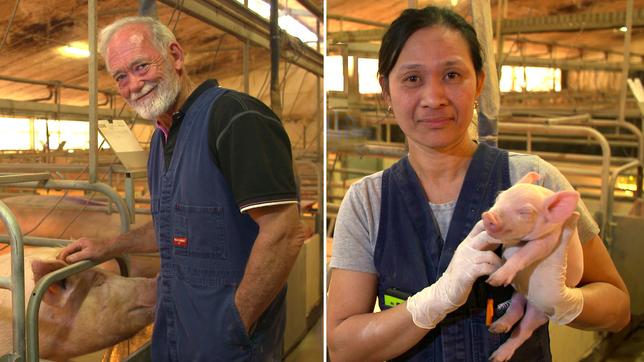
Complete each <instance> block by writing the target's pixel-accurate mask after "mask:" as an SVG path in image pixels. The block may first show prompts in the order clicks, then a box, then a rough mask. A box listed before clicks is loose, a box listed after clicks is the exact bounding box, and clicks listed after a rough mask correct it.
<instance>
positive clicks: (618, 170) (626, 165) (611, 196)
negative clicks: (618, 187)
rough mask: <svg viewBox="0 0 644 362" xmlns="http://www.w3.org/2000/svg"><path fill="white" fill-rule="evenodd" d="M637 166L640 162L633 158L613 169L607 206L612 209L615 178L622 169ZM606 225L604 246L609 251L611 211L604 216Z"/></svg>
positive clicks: (611, 238)
mask: <svg viewBox="0 0 644 362" xmlns="http://www.w3.org/2000/svg"><path fill="white" fill-rule="evenodd" d="M637 167H642V164H641V163H640V161H639V160H634V161H632V162H629V163H627V164H625V165H623V166H621V167H618V168H617V169H615V170H614V171H613V173H612V175H611V177H610V181H609V185H608V189H609V190H610V192H609V193H608V195H607V196H608V200H607V203H608V208H609V209H610V210H611V211H612V208H613V199H614V195H613V193H614V191H615V184H616V183H617V178H618V177H619V175H620V174H622V173H624V171H626V170H629V169H632V168H637ZM606 219H607V221H606V225H607V228H608V230H607V231H606V239H605V241H606V246H607V248H608V251H609V252H610V251H611V246H612V243H613V226H614V225H613V213H612V212H611V213H610V214H607V216H606Z"/></svg>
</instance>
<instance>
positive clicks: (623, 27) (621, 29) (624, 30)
mask: <svg viewBox="0 0 644 362" xmlns="http://www.w3.org/2000/svg"><path fill="white" fill-rule="evenodd" d="M619 31H621V32H622V33H625V32H627V31H628V28H627V27H625V26H622V27H621V28H619Z"/></svg>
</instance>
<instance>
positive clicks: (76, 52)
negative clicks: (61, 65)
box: [58, 41, 89, 58]
mask: <svg viewBox="0 0 644 362" xmlns="http://www.w3.org/2000/svg"><path fill="white" fill-rule="evenodd" d="M58 52H59V53H60V54H62V55H63V56H66V57H69V58H87V57H89V47H88V46H87V43H85V42H82V41H74V42H71V43H69V44H67V45H64V46H61V47H58Z"/></svg>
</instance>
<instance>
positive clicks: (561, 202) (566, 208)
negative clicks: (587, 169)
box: [544, 191, 579, 223]
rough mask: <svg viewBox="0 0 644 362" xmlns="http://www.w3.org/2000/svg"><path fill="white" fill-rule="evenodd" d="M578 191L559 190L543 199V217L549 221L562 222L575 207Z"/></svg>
mask: <svg viewBox="0 0 644 362" xmlns="http://www.w3.org/2000/svg"><path fill="white" fill-rule="evenodd" d="M578 201H579V193H578V192H577V191H559V192H557V193H555V194H554V195H552V196H549V197H548V198H546V199H545V200H544V210H545V217H546V219H547V220H548V221H549V222H552V223H562V222H565V221H566V219H568V218H569V217H570V215H572V213H573V212H574V211H575V209H576V208H577V202H578Z"/></svg>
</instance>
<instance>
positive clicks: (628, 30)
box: [618, 0, 633, 122]
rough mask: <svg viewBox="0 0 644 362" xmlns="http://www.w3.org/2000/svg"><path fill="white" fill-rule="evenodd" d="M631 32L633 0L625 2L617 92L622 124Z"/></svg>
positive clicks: (624, 110) (624, 111)
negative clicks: (620, 65)
mask: <svg viewBox="0 0 644 362" xmlns="http://www.w3.org/2000/svg"><path fill="white" fill-rule="evenodd" d="M632 32H633V0H626V33H625V34H624V61H623V62H622V84H621V88H620V90H619V118H618V120H619V121H620V122H624V121H625V118H624V114H625V113H626V92H627V91H628V83H627V81H628V69H629V67H630V64H631V62H630V58H631V33H632Z"/></svg>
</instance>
